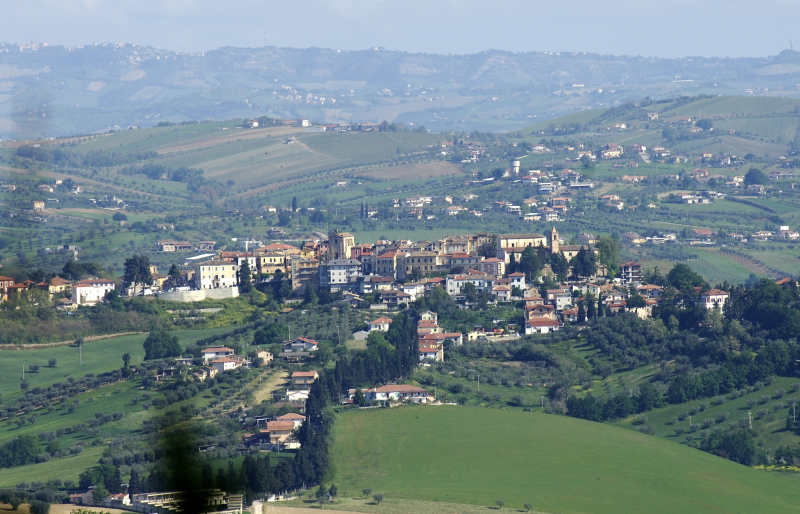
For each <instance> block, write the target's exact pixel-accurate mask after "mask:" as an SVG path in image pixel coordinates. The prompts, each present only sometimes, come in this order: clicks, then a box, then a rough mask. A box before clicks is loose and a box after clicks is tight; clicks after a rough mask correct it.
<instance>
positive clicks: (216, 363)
mask: <svg viewBox="0 0 800 514" xmlns="http://www.w3.org/2000/svg"><path fill="white" fill-rule="evenodd" d="M211 365H212V366H213V367H214V368H215V369H216V370H217V371H218V372H222V371H229V370H232V369H236V368H238V367H239V366H241V365H242V363H241V362H240V361H238V360H236V359H232V358H230V357H220V358H219V359H214V360H213V361H211Z"/></svg>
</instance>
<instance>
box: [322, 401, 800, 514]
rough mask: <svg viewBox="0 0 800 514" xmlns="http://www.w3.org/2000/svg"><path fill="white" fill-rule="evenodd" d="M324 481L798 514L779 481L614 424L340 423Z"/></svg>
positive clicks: (402, 418)
mask: <svg viewBox="0 0 800 514" xmlns="http://www.w3.org/2000/svg"><path fill="white" fill-rule="evenodd" d="M335 440H336V444H335V445H334V450H333V451H334V456H333V458H334V463H335V469H336V475H335V477H333V478H332V479H333V481H335V482H336V484H337V486H338V487H339V488H340V490H348V491H360V490H361V489H362V488H371V489H372V490H373V492H380V493H383V494H385V495H386V496H387V497H389V498H405V499H412V500H428V501H437V502H463V503H468V504H473V505H484V506H491V507H494V505H495V500H496V499H503V500H504V501H505V505H506V508H510V509H515V510H519V509H521V508H522V506H523V504H524V503H527V502H530V503H531V504H532V505H533V510H534V511H538V512H562V513H582V512H592V513H596V514H603V513H615V514H617V513H627V512H642V511H643V509H644V510H646V511H647V512H653V513H660V512H725V513H728V512H729V513H736V512H742V513H744V512H795V511H796V509H797V504H798V501H800V490H798V489H797V488H796V487H794V482H792V481H790V480H789V479H787V478H784V477H781V476H775V475H771V474H768V473H764V472H760V471H757V470H754V469H751V468H747V467H745V466H741V465H739V464H736V463H733V462H731V461H727V460H724V459H721V458H719V457H715V456H713V455H710V454H707V453H704V452H700V451H698V450H694V449H692V448H687V447H685V446H681V445H676V444H672V443H670V442H669V441H664V440H662V439H659V438H657V437H652V436H647V435H643V434H639V433H637V432H632V431H627V432H626V431H624V429H620V428H619V427H614V426H610V425H606V424H599V423H592V422H587V421H583V420H577V419H572V418H567V417H562V416H552V415H544V414H538V413H529V412H521V411H508V410H501V409H480V408H471V407H457V406H441V407H432V406H423V407H406V408H398V409H392V410H389V409H379V410H371V411H351V412H346V413H343V414H340V415H339V416H338V418H337V422H336V425H335Z"/></svg>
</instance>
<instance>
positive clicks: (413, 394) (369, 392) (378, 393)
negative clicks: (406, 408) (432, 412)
mask: <svg viewBox="0 0 800 514" xmlns="http://www.w3.org/2000/svg"><path fill="white" fill-rule="evenodd" d="M361 392H362V393H364V398H365V399H366V400H367V401H368V402H375V401H378V402H379V401H387V400H393V401H400V400H409V401H412V402H421V403H425V402H427V401H428V392H427V391H426V390H425V389H422V388H421V387H415V386H411V385H403V384H398V385H386V386H381V387H373V388H372V389H362V390H361ZM348 393H349V394H348V396H349V397H350V399H351V400H352V399H353V397H355V395H356V390H355V389H350V391H348Z"/></svg>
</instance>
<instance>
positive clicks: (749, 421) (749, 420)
mask: <svg viewBox="0 0 800 514" xmlns="http://www.w3.org/2000/svg"><path fill="white" fill-rule="evenodd" d="M747 428H753V416H752V415H751V414H750V411H747Z"/></svg>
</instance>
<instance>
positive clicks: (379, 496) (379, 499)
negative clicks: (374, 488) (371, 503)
mask: <svg viewBox="0 0 800 514" xmlns="http://www.w3.org/2000/svg"><path fill="white" fill-rule="evenodd" d="M372 499H373V500H375V503H377V504H378V505H380V504H381V502H382V501H383V493H375V494H373V495H372Z"/></svg>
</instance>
